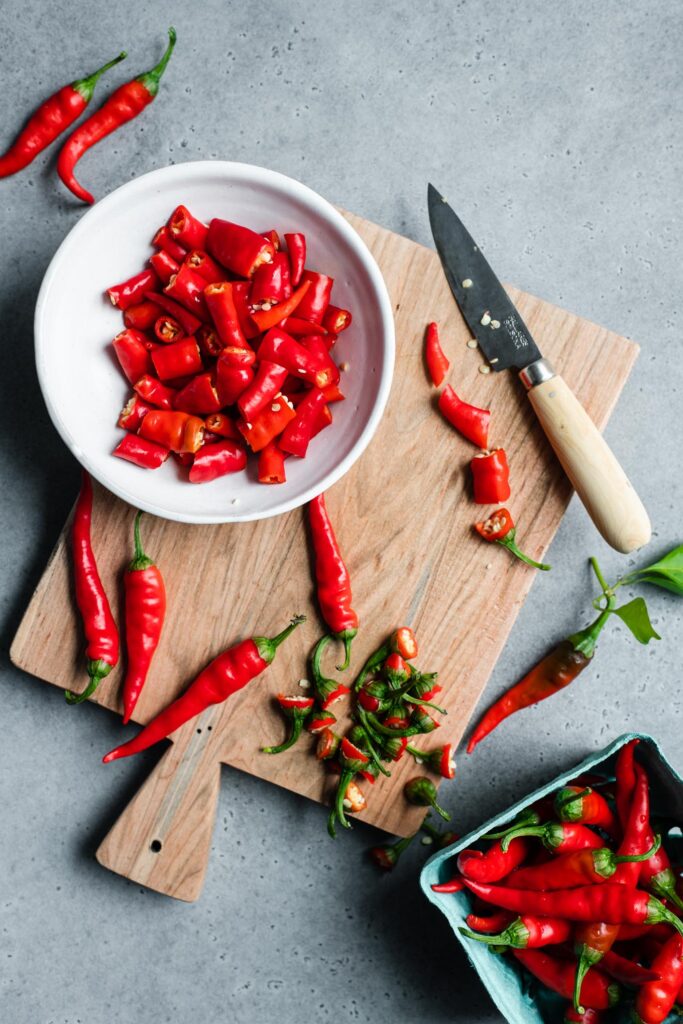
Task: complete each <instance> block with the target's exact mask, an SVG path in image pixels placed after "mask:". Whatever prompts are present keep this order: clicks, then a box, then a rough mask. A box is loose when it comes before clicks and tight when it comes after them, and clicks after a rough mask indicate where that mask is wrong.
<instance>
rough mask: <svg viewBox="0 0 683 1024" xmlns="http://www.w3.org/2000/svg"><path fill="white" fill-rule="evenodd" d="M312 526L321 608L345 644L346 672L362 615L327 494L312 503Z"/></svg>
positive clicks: (338, 638) (343, 667) (331, 626)
mask: <svg viewBox="0 0 683 1024" xmlns="http://www.w3.org/2000/svg"><path fill="white" fill-rule="evenodd" d="M308 522H309V526H310V530H311V541H312V544H313V555H314V559H315V578H316V593H317V596H318V604H319V606H320V612H321V614H322V617H323V619H324V620H325V622H326V623H327V625H328V626H329V628H330V630H331V631H332V634H333V636H334V637H335V639H337V640H340V641H341V642H342V643H343V644H344V661H343V663H342V664H341V665H340V666H339V667H338V670H339V671H340V672H343V671H345V670H346V669H347V668H348V667H349V663H350V661H351V643H352V641H353V638H354V637H355V636H356V634H357V632H358V615H357V614H356V612H355V611H354V610H353V608H352V607H351V577H350V576H349V571H348V569H347V568H346V563H345V562H344V559H343V557H342V554H341V551H340V548H339V542H338V541H337V538H336V536H335V532H334V527H333V526H332V521H331V519H330V517H329V514H328V512H327V507H326V505H325V495H324V494H319V495H318V497H317V498H314V499H313V501H310V502H309V503H308ZM347 692H348V691H347Z"/></svg>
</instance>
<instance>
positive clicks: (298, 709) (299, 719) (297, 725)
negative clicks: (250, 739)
mask: <svg viewBox="0 0 683 1024" xmlns="http://www.w3.org/2000/svg"><path fill="white" fill-rule="evenodd" d="M277 702H278V704H279V705H280V708H281V710H282V711H283V712H284V713H285V715H286V716H287V718H288V719H289V720H290V721H291V723H292V727H291V729H290V732H289V736H288V737H287V739H286V740H284V742H283V743H280V744H278V746H276V747H261V750H262V751H263V753H264V754H281V753H283V751H285V750H289V749H290V747H293V746H294V744H295V743H296V741H297V740H298V739H299V737H300V736H301V731H302V729H303V725H304V722H305V720H306V719H307V718H308V716H309V715H310V714H311V712H312V711H313V704H314V701H313V698H312V697H285V696H284V695H283V694H279V695H278V698H277Z"/></svg>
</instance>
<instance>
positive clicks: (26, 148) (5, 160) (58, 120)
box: [0, 51, 126, 178]
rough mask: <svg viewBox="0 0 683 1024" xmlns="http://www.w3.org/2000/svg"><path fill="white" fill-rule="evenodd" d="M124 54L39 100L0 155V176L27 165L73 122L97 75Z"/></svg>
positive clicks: (115, 62) (87, 102)
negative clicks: (19, 130)
mask: <svg viewBox="0 0 683 1024" xmlns="http://www.w3.org/2000/svg"><path fill="white" fill-rule="evenodd" d="M125 57H126V53H125V51H124V52H123V53H120V54H119V55H118V57H114V59H113V60H110V61H109V62H108V63H107V64H104V65H103V66H102V67H101V68H99V69H98V70H97V71H94V72H93V73H92V75H88V77H87V78H79V79H78V80H77V81H75V82H72V83H71V85H64V86H62V88H61V89H59V90H58V91H57V92H56V93H53V95H52V96H50V97H49V99H46V100H45V102H44V103H41V105H40V106H39V107H38V109H37V110H36V111H35V113H34V114H32V115H31V117H30V118H29V120H28V121H27V123H26V125H25V126H24V128H23V129H22V131H21V132H20V133H19V135H18V136H17V138H16V139H15V141H14V142H13V143H12V145H11V146H10V148H9V149H8V150H7V152H6V153H4V154H3V155H2V156H0V178H7V177H8V176H9V175H10V174H16V173H17V171H21V170H23V169H24V167H28V165H29V164H30V163H31V162H32V161H33V160H35V158H36V157H37V156H38V154H39V153H42V152H43V150H44V149H46V148H47V147H48V146H49V145H50V144H51V143H52V142H54V140H55V139H56V138H57V136H58V135H61V133H62V132H63V131H65V130H66V129H67V128H68V127H69V125H71V124H73V123H74V121H75V120H77V118H79V117H80V116H81V114H82V113H83V111H84V110H85V108H86V107H87V106H88V104H89V103H90V100H91V99H92V97H93V93H94V91H95V86H96V85H97V83H98V81H99V79H100V76H101V75H103V74H104V72H105V71H108V70H109V68H113V67H114V65H115V64H118V63H119V62H120V61H122V60H124V59H125Z"/></svg>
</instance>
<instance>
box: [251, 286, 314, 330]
mask: <svg viewBox="0 0 683 1024" xmlns="http://www.w3.org/2000/svg"><path fill="white" fill-rule="evenodd" d="M309 288H310V281H304V282H302V284H300V285H299V287H298V288H297V289H296V291H294V292H292V294H291V295H290V296H289V298H288V299H285V300H284V301H283V302H278V304H277V305H276V306H273V308H272V309H259V310H257V311H256V312H255V313H252V314H251V319H252V321H253V322H254V323H255V324H256V328H257V330H258V331H269V330H270V328H271V327H276V326H277V325H278V324H279V323H281V322H282V321H283V320H286V319H287V317H291V315H292V313H293V312H294V310H295V309H296V310H298V307H299V306H300V305H301V302H302V301H303V299H304V298H305V296H306V294H307V292H308V290H309Z"/></svg>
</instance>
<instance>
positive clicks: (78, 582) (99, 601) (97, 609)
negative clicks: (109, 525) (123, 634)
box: [65, 470, 119, 704]
mask: <svg viewBox="0 0 683 1024" xmlns="http://www.w3.org/2000/svg"><path fill="white" fill-rule="evenodd" d="M92 503H93V496H92V481H91V479H90V475H89V474H88V473H87V472H86V471H85V470H83V475H82V481H81V490H80V493H79V495H78V500H77V501H76V507H75V509H74V519H73V525H72V528H71V538H72V548H73V568H74V585H75V591H76V604H77V605H78V610H79V612H80V613H81V619H82V621H83V631H84V633H85V638H86V641H87V644H86V648H85V655H86V658H87V659H88V685H87V686H86V688H85V689H84V690H83V692H82V693H73V692H72V691H71V690H66V691H65V697H66V701H67V704H80V703H82V701H84V700H86V699H87V698H88V697H90V695H91V694H93V693H94V692H95V690H96V689H97V687H98V686H99V684H100V681H101V680H102V679H104V677H105V676H107V675H109V673H110V672H111V670H112V669H113V668H114V666H115V665H116V664H117V662H118V660H119V632H118V630H117V628H116V623H115V622H114V616H113V615H112V613H111V607H110V605H109V600H108V598H107V595H106V592H105V590H104V587H103V585H102V580H101V579H100V574H99V572H98V569H97V561H96V560H95V554H94V552H93V548H92V540H91V537H90V528H91V521H92Z"/></svg>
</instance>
